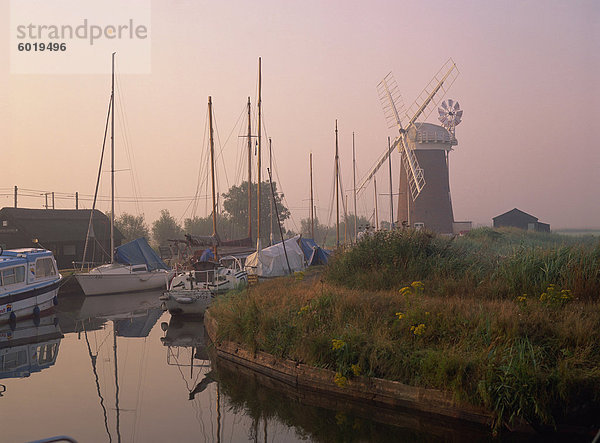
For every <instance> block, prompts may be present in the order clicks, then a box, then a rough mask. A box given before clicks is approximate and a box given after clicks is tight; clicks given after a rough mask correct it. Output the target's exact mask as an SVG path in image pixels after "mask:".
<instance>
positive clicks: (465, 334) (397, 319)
mask: <svg viewBox="0 0 600 443" xmlns="http://www.w3.org/2000/svg"><path fill="white" fill-rule="evenodd" d="M211 313H212V314H213V315H214V316H215V317H216V318H217V320H218V323H219V336H220V338H221V339H226V340H233V341H237V342H240V343H243V344H244V345H245V346H246V347H247V348H249V349H254V350H257V349H260V350H263V351H266V352H269V353H272V354H274V355H277V356H280V357H284V358H290V359H293V360H295V361H298V362H303V363H306V364H309V365H313V366H316V367H323V368H328V369H331V370H333V371H336V372H337V373H338V374H339V377H336V382H337V381H339V382H340V385H341V386H343V385H344V384H345V383H347V381H348V380H352V378H353V377H355V376H356V375H366V376H370V377H380V378H385V379H389V380H396V381H400V382H402V383H407V384H410V385H414V386H426V387H432V388H438V389H443V390H448V391H451V392H453V394H454V396H455V398H456V399H457V400H458V401H462V402H467V403H469V404H474V405H482V406H486V407H488V408H489V409H490V410H492V411H495V413H496V415H497V418H498V421H497V425H498V426H500V424H502V423H505V422H506V423H509V422H511V421H513V420H514V419H517V418H519V419H524V420H527V421H529V422H530V423H532V424H535V425H553V424H554V423H555V422H562V421H565V420H572V419H573V417H574V416H579V420H584V421H585V420H588V421H589V420H594V419H595V417H596V416H597V415H598V413H599V412H600V345H598V343H599V341H598V331H600V310H599V309H598V305H597V304H595V303H590V302H580V301H579V302H577V301H572V302H570V303H568V304H567V305H564V306H554V307H553V306H550V305H545V304H543V303H541V302H539V301H537V300H529V301H527V302H526V303H523V302H519V301H516V300H499V299H496V300H486V299H480V300H474V299H472V298H469V297H462V296H448V297H437V296H430V295H429V294H428V293H427V288H425V291H424V293H423V294H421V295H419V294H415V293H410V294H408V295H400V294H399V292H398V291H378V292H365V291H358V290H350V289H344V288H340V287H335V286H331V285H328V284H324V285H321V283H320V282H319V281H315V282H314V283H312V284H310V285H308V286H307V285H306V284H303V283H302V282H296V281H293V280H291V279H283V280H280V281H276V282H270V283H267V284H261V285H260V286H259V287H258V288H252V289H250V290H248V291H247V292H246V293H241V294H235V295H231V296H228V297H225V298H221V299H219V300H217V301H216V302H215V303H214V304H213V306H212V307H211ZM418 325H423V328H422V330H421V332H420V333H418V334H417V332H416V329H415V328H414V327H415V326H418ZM334 340H336V341H335V342H334ZM586 414H587V415H586Z"/></svg>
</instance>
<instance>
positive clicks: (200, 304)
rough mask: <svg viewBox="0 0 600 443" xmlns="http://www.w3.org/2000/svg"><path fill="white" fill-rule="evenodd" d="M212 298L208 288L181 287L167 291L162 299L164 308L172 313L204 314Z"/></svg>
mask: <svg viewBox="0 0 600 443" xmlns="http://www.w3.org/2000/svg"><path fill="white" fill-rule="evenodd" d="M212 298H213V295H212V294H211V292H210V291H209V290H208V289H180V290H171V291H167V292H165V293H164V294H163V295H162V296H161V297H160V300H161V301H162V305H161V306H162V308H163V310H164V311H169V313H170V314H172V315H204V312H205V311H206V309H207V308H208V307H209V306H210V304H211V302H212Z"/></svg>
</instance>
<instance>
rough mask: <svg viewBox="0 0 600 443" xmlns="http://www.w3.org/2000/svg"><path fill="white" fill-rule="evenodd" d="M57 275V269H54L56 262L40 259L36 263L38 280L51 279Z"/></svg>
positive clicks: (49, 259)
mask: <svg viewBox="0 0 600 443" xmlns="http://www.w3.org/2000/svg"><path fill="white" fill-rule="evenodd" d="M52 275H56V269H55V268H54V261H53V260H52V259H51V258H50V257H47V258H40V259H38V260H36V262H35V276H36V278H42V277H50V276H52Z"/></svg>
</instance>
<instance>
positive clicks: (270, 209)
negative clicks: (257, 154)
mask: <svg viewBox="0 0 600 443" xmlns="http://www.w3.org/2000/svg"><path fill="white" fill-rule="evenodd" d="M272 170H273V153H272V152H271V137H269V171H272ZM269 180H271V175H270V173H269ZM273 198H275V197H273ZM269 203H270V204H269V219H270V220H271V234H270V237H269V239H270V243H269V245H271V246H272V245H273V199H269ZM281 241H283V236H282V237H281Z"/></svg>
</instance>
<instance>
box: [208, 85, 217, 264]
mask: <svg viewBox="0 0 600 443" xmlns="http://www.w3.org/2000/svg"><path fill="white" fill-rule="evenodd" d="M208 121H209V128H210V129H209V137H210V175H211V178H212V208H213V210H212V213H213V214H212V219H213V233H212V235H213V239H214V241H215V245H214V250H215V259H216V258H217V244H216V240H217V199H216V196H215V144H214V139H213V117H212V98H211V96H208Z"/></svg>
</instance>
